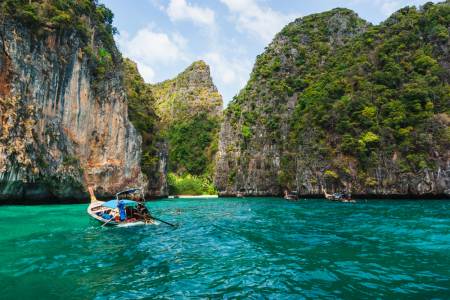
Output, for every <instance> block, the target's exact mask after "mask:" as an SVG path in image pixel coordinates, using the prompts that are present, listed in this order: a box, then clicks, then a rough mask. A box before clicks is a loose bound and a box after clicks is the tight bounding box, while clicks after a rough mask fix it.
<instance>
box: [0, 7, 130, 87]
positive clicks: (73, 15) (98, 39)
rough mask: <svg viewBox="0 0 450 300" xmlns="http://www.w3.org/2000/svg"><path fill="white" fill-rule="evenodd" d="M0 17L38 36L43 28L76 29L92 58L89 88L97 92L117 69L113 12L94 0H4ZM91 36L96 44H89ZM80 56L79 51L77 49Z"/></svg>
mask: <svg viewBox="0 0 450 300" xmlns="http://www.w3.org/2000/svg"><path fill="white" fill-rule="evenodd" d="M0 14H1V16H2V17H6V18H11V19H13V20H15V21H16V22H20V23H23V24H24V25H25V26H27V28H29V29H30V33H31V34H32V35H35V36H40V35H43V34H44V33H45V29H46V28H48V29H61V30H64V29H66V28H72V29H75V30H76V31H77V33H78V37H80V38H81V41H82V42H81V45H80V48H81V49H83V50H84V53H85V54H86V56H87V57H88V59H89V60H90V61H91V62H92V64H90V65H89V67H90V69H91V72H92V74H93V76H94V79H95V80H94V82H92V88H93V90H94V92H95V93H96V94H97V95H98V96H106V94H104V93H105V91H104V89H102V85H103V82H104V80H105V78H106V75H107V74H109V73H110V72H114V71H116V70H117V67H118V63H119V62H120V61H121V59H122V55H121V53H120V52H119V51H118V50H117V48H116V46H115V43H114V37H113V35H114V34H117V33H118V31H117V28H115V27H113V26H112V22H113V19H114V14H113V13H112V11H111V10H110V9H108V8H107V7H106V6H105V5H104V4H99V3H98V1H97V0H33V1H29V0H6V1H2V3H1V4H0ZM91 39H93V40H94V41H95V45H90V42H91ZM80 55H81V56H80V57H82V55H83V54H82V53H80Z"/></svg>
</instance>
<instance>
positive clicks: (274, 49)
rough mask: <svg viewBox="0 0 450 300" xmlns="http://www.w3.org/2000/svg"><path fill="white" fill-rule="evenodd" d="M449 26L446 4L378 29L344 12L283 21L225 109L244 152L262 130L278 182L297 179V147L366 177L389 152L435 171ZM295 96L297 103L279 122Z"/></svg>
mask: <svg viewBox="0 0 450 300" xmlns="http://www.w3.org/2000/svg"><path fill="white" fill-rule="evenodd" d="M343 25H345V26H343ZM449 26H450V3H449V1H447V2H445V3H439V4H433V3H431V2H428V3H426V4H425V5H423V6H422V7H421V8H420V9H417V8H416V7H414V6H412V7H405V8H402V9H400V10H398V11H397V12H396V13H394V14H393V15H392V16H391V17H390V18H389V19H387V20H386V21H385V22H383V23H381V24H380V25H378V26H373V25H371V24H368V23H366V22H365V21H364V20H362V19H359V18H358V17H357V15H356V14H354V13H353V12H352V11H350V10H347V9H342V8H337V9H334V10H332V11H329V12H325V13H322V14H314V15H310V16H307V17H304V18H303V19H301V20H300V19H299V20H297V21H296V22H293V23H291V24H289V25H288V26H286V27H285V28H284V29H283V30H282V31H281V32H280V33H279V34H278V35H277V37H276V38H275V40H274V43H273V44H272V46H271V47H267V48H266V52H264V53H263V54H262V55H260V56H258V57H257V62H256V65H255V68H254V70H253V73H252V76H251V79H250V81H249V82H248V84H247V86H246V87H245V88H244V89H243V90H242V91H241V92H240V94H239V95H237V96H236V97H235V98H234V100H233V101H232V102H230V104H229V106H228V108H227V110H226V111H225V115H226V116H227V118H228V119H229V120H230V122H231V124H232V126H233V128H234V129H235V130H236V131H237V132H239V133H240V134H241V135H242V136H246V138H243V139H242V140H243V141H242V142H241V143H238V144H239V146H240V147H241V150H245V149H246V148H247V145H249V144H252V132H251V131H250V132H249V128H251V126H254V125H258V126H265V127H266V129H267V131H268V132H269V134H270V136H269V138H270V139H271V142H272V143H274V144H277V145H278V150H279V151H280V152H281V153H283V155H282V156H283V157H282V158H281V167H282V169H283V171H282V172H281V173H280V175H279V179H280V181H281V182H287V181H291V182H292V181H293V179H294V178H295V170H294V169H293V167H292V165H294V164H293V163H292V161H294V160H295V156H296V152H297V149H298V147H299V146H300V145H303V146H306V147H307V149H308V151H309V152H311V153H310V154H311V155H312V157H314V155H316V154H317V153H319V154H320V155H321V157H323V158H325V159H328V160H332V159H333V158H335V157H336V156H338V155H341V156H342V155H344V156H345V157H347V158H348V159H354V160H356V161H357V162H358V164H359V168H360V172H361V173H362V174H364V172H367V170H369V169H370V168H371V166H373V165H375V164H378V163H379V162H380V158H381V157H382V156H383V155H384V156H385V157H388V158H389V157H392V156H393V155H394V154H395V153H398V154H399V155H400V156H401V157H402V160H400V164H401V165H402V171H403V172H414V171H415V170H417V169H418V168H420V167H423V166H427V167H428V168H434V166H433V162H432V161H431V160H428V159H427V158H428V157H431V156H432V155H433V154H432V152H433V151H441V150H444V149H447V148H448V147H449V146H450V131H449V127H448V126H447V125H449V123H450V118H449V117H448V113H450V103H449V100H450V86H449V84H448V82H449V76H448V69H449V67H450V66H449V65H448V63H447V61H448V51H449V46H450V43H449V32H448V29H447V28H449ZM293 95H296V96H297V100H298V102H297V104H298V105H297V106H296V108H295V110H294V112H293V114H292V115H291V116H290V117H288V118H286V117H282V116H281V115H282V114H283V113H284V112H285V111H286V103H287V100H288V98H289V97H292V96H293ZM258 101H259V103H258ZM240 120H242V122H243V125H244V126H243V127H241V128H239V127H238V126H237V125H238V124H239V121H240ZM282 124H288V126H289V137H288V138H287V139H286V140H284V139H283V136H282V132H281V129H282ZM311 136H312V137H313V138H309V137H311ZM305 143H306V144H305ZM303 149H305V148H303ZM300 155H305V153H304V152H303V153H300ZM403 158H404V159H403ZM283 162H284V163H283ZM342 168H343V169H345V167H342ZM344 171H345V170H344ZM347 171H348V170H347Z"/></svg>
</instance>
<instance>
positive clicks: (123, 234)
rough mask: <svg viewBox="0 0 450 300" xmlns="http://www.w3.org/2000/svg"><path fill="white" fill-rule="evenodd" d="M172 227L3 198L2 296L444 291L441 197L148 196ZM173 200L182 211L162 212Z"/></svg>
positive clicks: (445, 221) (342, 295) (442, 294)
mask: <svg viewBox="0 0 450 300" xmlns="http://www.w3.org/2000/svg"><path fill="white" fill-rule="evenodd" d="M148 206H149V207H150V210H151V211H152V212H153V213H155V215H156V216H158V217H160V218H162V219H164V220H167V221H169V222H179V223H180V225H181V226H180V227H177V228H171V227H169V226H167V225H164V224H161V225H159V226H135V227H122V228H117V227H104V228H100V227H99V226H95V227H91V225H90V224H89V216H88V215H87V213H86V208H87V205H65V206H63V205H51V206H34V207H22V206H16V207H14V206H3V207H1V211H2V219H1V221H0V230H1V231H0V232H1V236H0V253H1V255H0V287H1V297H2V299H31V298H32V299H92V298H96V299H138V298H139V299H141V298H149V299H157V298H169V299H182V298H194V299H222V298H229V299H248V298H250V299H315V298H317V299H376V298H379V299H404V298H413V299H425V298H426V299H449V298H450V218H449V208H450V202H448V201H367V202H366V201H364V202H357V203H329V202H325V201H323V200H308V201H300V202H289V201H285V200H283V199H278V198H267V199H263V198H247V199H245V200H242V199H235V198H234V199H219V200H212V201H211V200H191V199H189V200H182V199H176V200H174V201H157V202H152V203H149V204H148ZM174 209H181V210H182V213H181V214H171V213H170V211H171V210H174Z"/></svg>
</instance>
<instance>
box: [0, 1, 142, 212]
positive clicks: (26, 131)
mask: <svg viewBox="0 0 450 300" xmlns="http://www.w3.org/2000/svg"><path fill="white" fill-rule="evenodd" d="M14 5H15V6H14ZM14 5H13V4H11V3H6V4H2V7H1V8H2V15H1V20H0V21H1V24H0V25H1V28H0V31H1V39H0V49H2V52H1V55H0V93H1V95H0V121H1V123H0V124H1V138H0V156H1V160H0V179H1V182H0V185H1V188H0V199H1V200H0V204H7V203H9V204H24V203H28V204H32V203H43V202H49V203H55V202H63V203H65V202H87V201H89V197H88V193H86V188H87V187H88V186H94V187H95V190H96V195H97V196H98V197H99V198H104V197H111V196H112V195H114V194H115V193H116V192H117V191H119V190H122V189H126V188H129V187H139V186H146V184H147V182H146V180H145V179H144V177H143V175H142V173H141V167H140V161H141V155H142V153H141V145H142V138H141V136H140V134H139V132H138V131H137V130H136V129H135V128H134V127H133V125H132V124H131V123H130V121H129V119H128V110H127V95H126V92H125V91H124V89H123V87H122V82H121V78H120V60H121V58H120V54H119V53H118V51H117V50H116V48H115V46H114V42H113V39H112V35H111V32H113V31H114V30H115V29H114V28H112V27H111V25H110V23H111V22H112V16H111V15H112V13H111V12H110V11H109V10H107V9H106V8H105V7H104V6H96V5H95V4H94V3H93V2H91V1H83V2H70V3H68V4H67V5H66V6H61V5H62V4H61V3H59V2H58V1H47V2H45V1H44V2H43V3H42V4H41V3H39V2H38V1H33V2H31V1H30V4H28V3H27V4H20V5H21V6H20V5H19V4H14ZM52 5H56V6H55V9H60V10H56V11H57V12H58V13H59V15H56V16H55V15H47V14H48V12H52V11H53V12H54V11H55V10H52V9H53V8H52V7H53V6H52ZM58 5H60V6H61V7H60V6H58ZM47 8H48V9H47ZM91 12H95V14H94V13H91Z"/></svg>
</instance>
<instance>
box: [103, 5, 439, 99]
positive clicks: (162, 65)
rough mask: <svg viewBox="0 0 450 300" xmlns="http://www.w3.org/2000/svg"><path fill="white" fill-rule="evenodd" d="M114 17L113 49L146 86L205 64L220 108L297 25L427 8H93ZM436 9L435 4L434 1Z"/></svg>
mask: <svg viewBox="0 0 450 300" xmlns="http://www.w3.org/2000/svg"><path fill="white" fill-rule="evenodd" d="M100 2H101V3H104V4H105V5H106V6H107V7H109V8H110V9H111V10H112V11H113V12H114V14H115V18H114V26H116V27H117V28H118V29H119V31H120V35H117V36H116V42H117V45H118V47H119V49H120V51H121V52H122V53H123V55H124V57H128V58H130V59H132V60H134V61H136V62H137V64H138V68H139V71H140V73H141V75H142V76H143V77H144V79H145V81H146V82H148V83H156V82H161V81H164V80H166V79H171V78H174V77H175V76H176V75H178V74H179V73H180V72H182V71H183V70H184V69H186V68H187V67H188V66H189V65H190V64H191V63H192V62H194V61H196V60H200V59H202V60H204V61H205V62H206V63H207V64H208V65H210V67H211V75H212V77H213V81H214V83H215V84H216V86H217V88H218V90H219V93H221V94H222V96H223V100H224V106H225V107H226V105H227V103H228V102H229V101H230V100H231V99H232V97H233V96H234V95H236V94H237V93H239V90H240V89H241V88H242V87H244V86H245V84H246V82H247V80H248V79H249V76H250V72H251V70H252V68H253V64H254V62H255V58H256V55H258V54H261V53H263V52H264V47H266V46H267V45H268V44H269V43H270V41H271V40H272V39H273V37H274V36H275V34H276V33H278V32H279V31H280V30H281V29H282V28H283V27H284V26H285V25H287V24H288V23H290V22H292V21H294V20H295V19H296V18H299V17H302V16H307V15H310V14H313V13H320V12H323V11H327V10H330V9H333V8H335V7H346V8H349V9H352V10H354V11H355V12H356V13H358V14H359V16H360V17H361V18H363V19H365V20H367V21H368V22H372V23H373V24H379V23H380V22H382V21H383V20H385V19H386V18H387V17H388V16H389V15H390V14H391V13H393V12H395V11H396V10H397V9H399V8H401V7H404V6H408V5H410V6H412V5H416V6H419V5H422V4H424V3H426V2H427V1H426V0H422V1H415V0H411V1H407V0H342V1H341V0H315V1H303V0H296V1H288V0H128V1H124V0H100ZM433 2H437V1H433Z"/></svg>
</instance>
